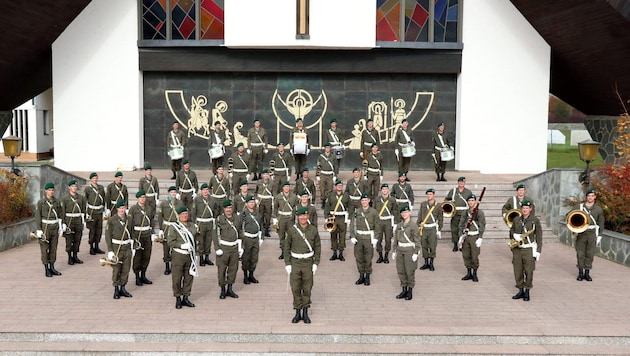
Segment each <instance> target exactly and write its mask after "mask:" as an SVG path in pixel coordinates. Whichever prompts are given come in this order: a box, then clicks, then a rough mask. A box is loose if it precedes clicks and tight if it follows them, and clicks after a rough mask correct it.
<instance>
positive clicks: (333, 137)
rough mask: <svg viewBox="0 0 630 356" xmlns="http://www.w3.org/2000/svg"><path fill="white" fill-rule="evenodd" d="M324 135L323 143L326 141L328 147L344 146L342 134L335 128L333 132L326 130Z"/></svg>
mask: <svg viewBox="0 0 630 356" xmlns="http://www.w3.org/2000/svg"><path fill="white" fill-rule="evenodd" d="M325 135H326V138H325V139H324V142H326V141H328V142H330V145H331V146H333V147H334V146H341V145H343V144H344V141H343V134H342V133H341V131H340V130H339V128H336V129H335V130H333V129H331V128H329V129H328V130H326V132H325ZM333 158H335V157H334V154H333Z"/></svg>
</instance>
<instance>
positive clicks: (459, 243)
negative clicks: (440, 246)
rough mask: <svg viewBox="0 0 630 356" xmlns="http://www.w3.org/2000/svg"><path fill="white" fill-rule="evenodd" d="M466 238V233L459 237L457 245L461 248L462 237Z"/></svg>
mask: <svg viewBox="0 0 630 356" xmlns="http://www.w3.org/2000/svg"><path fill="white" fill-rule="evenodd" d="M465 238H466V235H462V236H460V237H459V240H458V241H457V247H458V248H459V249H460V250H461V249H462V245H463V244H464V239H465Z"/></svg>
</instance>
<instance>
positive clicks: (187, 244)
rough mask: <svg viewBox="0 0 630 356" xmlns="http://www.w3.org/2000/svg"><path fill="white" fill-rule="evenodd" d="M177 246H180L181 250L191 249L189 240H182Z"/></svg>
mask: <svg viewBox="0 0 630 356" xmlns="http://www.w3.org/2000/svg"><path fill="white" fill-rule="evenodd" d="M179 248H181V249H182V250H187V251H190V250H192V245H191V244H190V242H184V243H183V244H182V245H181V246H179Z"/></svg>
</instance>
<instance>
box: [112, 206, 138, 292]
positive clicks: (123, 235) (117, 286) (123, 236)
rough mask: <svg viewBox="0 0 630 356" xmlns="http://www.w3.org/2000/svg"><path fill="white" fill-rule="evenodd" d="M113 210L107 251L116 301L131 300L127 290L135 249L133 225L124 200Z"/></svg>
mask: <svg viewBox="0 0 630 356" xmlns="http://www.w3.org/2000/svg"><path fill="white" fill-rule="evenodd" d="M112 208H114V210H115V212H114V214H112V216H111V217H110V218H109V220H107V229H106V230H105V231H106V233H105V241H106V242H107V251H109V252H107V259H108V261H109V262H111V263H110V265H111V266H112V284H113V286H114V299H120V296H123V297H127V298H131V293H129V292H127V290H126V289H125V286H126V285H127V281H128V280H129V270H130V269H131V255H132V252H131V249H132V248H133V240H132V239H131V233H130V232H129V228H130V227H131V224H129V220H128V219H127V213H126V209H127V206H126V203H125V201H124V200H123V199H120V200H118V201H117V202H116V204H114V206H113V207H112Z"/></svg>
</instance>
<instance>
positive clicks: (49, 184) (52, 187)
mask: <svg viewBox="0 0 630 356" xmlns="http://www.w3.org/2000/svg"><path fill="white" fill-rule="evenodd" d="M48 189H55V185H54V184H53V183H52V182H48V183H46V185H45V186H44V190H48Z"/></svg>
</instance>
